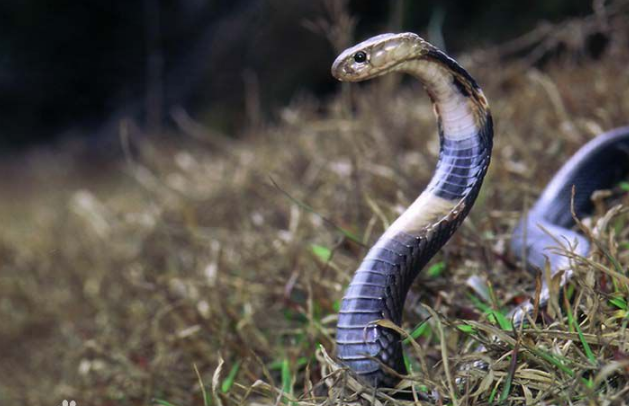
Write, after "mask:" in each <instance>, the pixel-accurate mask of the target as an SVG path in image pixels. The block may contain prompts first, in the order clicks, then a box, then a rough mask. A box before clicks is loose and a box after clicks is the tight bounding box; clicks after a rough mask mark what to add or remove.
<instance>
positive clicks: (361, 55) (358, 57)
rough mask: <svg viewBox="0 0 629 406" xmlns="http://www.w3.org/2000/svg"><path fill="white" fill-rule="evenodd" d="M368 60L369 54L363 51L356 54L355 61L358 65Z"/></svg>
mask: <svg viewBox="0 0 629 406" xmlns="http://www.w3.org/2000/svg"><path fill="white" fill-rule="evenodd" d="M366 60H367V54H366V53H364V52H363V51H358V52H356V53H355V54H354V61H356V62H358V63H363V62H365V61H366Z"/></svg>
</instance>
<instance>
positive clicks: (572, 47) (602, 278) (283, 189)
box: [0, 10, 629, 406]
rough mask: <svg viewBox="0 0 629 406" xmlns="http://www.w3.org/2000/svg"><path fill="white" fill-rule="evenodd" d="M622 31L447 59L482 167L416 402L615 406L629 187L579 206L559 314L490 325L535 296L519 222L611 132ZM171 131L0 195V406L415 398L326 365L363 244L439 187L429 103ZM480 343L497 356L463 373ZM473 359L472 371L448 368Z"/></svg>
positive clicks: (441, 258) (400, 96)
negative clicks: (466, 95) (491, 127)
mask: <svg viewBox="0 0 629 406" xmlns="http://www.w3.org/2000/svg"><path fill="white" fill-rule="evenodd" d="M337 17H342V16H337ZM345 17H347V16H345ZM334 21H335V22H333V24H337V25H336V26H337V27H338V26H339V22H342V21H345V22H348V21H351V20H348V19H347V18H346V19H345V20H343V19H342V18H337V19H336V20H334ZM625 21H627V14H626V13H623V12H621V10H616V11H614V12H613V13H612V12H610V13H607V14H604V15H600V16H595V17H587V18H585V19H583V20H580V21H571V22H569V23H565V24H560V25H556V26H552V27H550V28H545V29H544V30H547V31H544V32H543V35H538V34H536V33H533V34H531V35H529V36H527V37H525V38H522V39H520V40H519V42H518V41H515V42H512V43H509V44H505V45H504V46H501V47H496V48H492V49H485V50H478V51H475V52H473V53H469V54H463V55H456V56H457V58H458V59H459V61H460V62H461V63H462V64H463V65H465V66H466V67H467V68H468V70H469V71H470V72H472V73H473V75H474V76H475V77H476V78H477V79H478V81H479V83H480V84H481V85H482V86H483V88H484V90H485V93H486V95H487V97H488V99H489V101H490V104H491V108H492V112H493V114H494V117H495V122H496V137H495V155H494V159H493V162H492V166H491V169H490V172H489V175H488V178H487V180H486V183H485V185H484V187H483V191H482V194H481V196H480V197H479V199H478V202H477V203H476V206H475V207H474V209H473V210H472V213H471V215H470V217H469V219H468V220H466V222H465V224H464V226H463V227H462V228H461V229H460V230H459V232H457V234H456V235H455V236H454V237H453V239H452V240H451V241H450V242H449V243H448V244H447V246H446V247H445V248H444V249H443V250H442V251H441V253H440V254H439V255H438V256H437V258H435V260H434V261H432V263H431V264H430V265H429V266H428V267H427V269H426V270H425V271H424V272H423V273H422V275H421V276H420V279H419V280H418V281H417V282H416V284H415V288H414V289H413V290H412V292H411V293H410V296H409V298H408V300H407V304H406V309H407V312H406V317H405V325H404V326H403V327H404V329H405V330H406V331H408V332H409V334H410V336H411V338H407V340H406V342H407V346H406V349H407V351H406V353H407V355H408V363H409V365H410V366H411V368H412V370H413V380H409V381H406V382H405V384H404V386H406V387H407V388H408V387H412V388H413V389H414V390H415V392H416V393H417V394H418V396H419V397H420V398H421V396H423V394H431V395H433V396H437V397H439V398H441V399H443V401H442V403H443V404H453V405H454V404H457V405H458V404H466V405H472V404H476V405H480V404H524V403H526V404H542V403H543V404H574V405H586V404H608V405H621V404H626V401H625V400H624V399H625V398H626V397H627V391H628V388H629V381H628V374H629V369H628V368H629V355H628V354H629V347H628V344H627V332H626V325H627V322H628V321H629V305H628V301H629V279H628V276H627V275H628V274H629V269H628V267H629V243H628V242H629V215H628V213H629V211H628V210H627V207H628V205H629V193H628V191H627V189H629V184H627V183H621V184H620V185H618V187H617V188H615V189H614V190H612V191H609V192H602V193H599V194H597V196H596V197H595V198H596V202H597V204H596V207H597V209H596V212H595V213H593V215H592V218H590V219H584V220H583V228H584V230H586V231H587V233H588V235H589V236H590V237H591V238H592V239H593V241H594V242H595V244H594V246H595V248H594V250H593V252H592V254H591V256H590V257H589V258H575V262H576V264H577V266H576V267H575V273H576V277H575V278H574V281H573V282H572V284H571V285H570V286H569V287H568V288H567V289H566V292H565V295H563V297H562V296H560V295H559V294H558V292H555V295H554V299H555V300H553V302H552V303H551V306H550V307H549V308H548V309H547V310H545V311H541V313H542V314H541V315H540V317H539V318H538V320H537V321H536V324H535V325H533V326H530V327H527V328H525V329H524V330H522V331H516V332H513V331H511V330H510V328H509V323H508V320H506V319H505V317H504V314H505V311H506V309H508V308H510V307H512V306H514V305H515V304H517V303H518V302H521V301H522V300H524V299H525V298H527V297H531V296H534V294H535V291H534V287H535V286H536V283H537V284H538V283H539V278H536V276H535V275H531V274H530V273H529V272H528V271H526V270H525V269H524V268H523V267H522V265H521V264H516V263H514V261H513V260H512V259H511V257H510V256H509V254H508V250H507V247H508V246H509V238H510V233H511V230H512V229H513V227H514V225H515V224H516V222H517V221H518V219H519V218H520V216H521V215H522V213H523V211H524V210H526V208H527V207H529V206H530V205H531V203H532V202H533V201H534V200H535V198H536V196H538V194H539V193H540V191H541V190H542V188H543V187H544V186H545V184H546V183H547V181H548V180H549V179H550V177H551V176H552V175H553V173H554V172H555V171H556V170H557V168H558V167H560V166H561V164H562V163H563V162H565V160H566V159H567V157H569V156H570V155H571V154H572V153H573V152H574V151H575V150H577V149H578V148H579V147H580V146H581V145H582V144H584V143H585V142H586V141H587V140H589V139H591V138H592V137H594V136H596V135H597V134H599V133H601V132H603V131H604V130H606V129H611V128H614V127H617V126H620V125H624V124H627V121H628V120H627V117H629V93H628V92H626V91H625V89H628V88H629V74H628V73H627V68H626V67H627V66H628V63H629V47H628V46H627V38H628V36H627V33H629V30H627V26H626V25H625V23H624V22H625ZM594 22H596V24H602V25H604V26H605V27H607V28H606V31H605V32H606V38H608V43H607V46H606V48H605V51H604V52H603V53H602V55H601V56H600V58H598V59H593V58H592V57H589V56H587V55H584V52H583V51H584V49H585V47H586V45H585V44H584V43H579V41H578V39H579V36H578V35H577V34H578V33H587V30H589V29H591V27H592V26H594V25H593V24H595V23H594ZM602 25H600V26H599V25H596V27H601V26H602ZM588 27H590V28H588ZM350 28H351V24H347V25H346V26H345V29H346V30H349V29H350ZM536 32H537V33H538V32H539V31H536ZM350 34H351V32H350V31H346V32H345V35H347V36H349V35H350ZM583 38H585V36H584V37H583ZM522 44H524V45H523V48H518V47H519V46H521V45H522ZM516 48H517V49H516ZM514 49H516V51H517V52H512V51H513V50H514ZM559 50H561V52H559ZM507 52H509V53H510V54H511V55H514V54H517V55H518V56H517V57H513V56H511V57H510V58H506V57H505V56H504V55H505V53H507ZM540 55H541V56H543V57H544V58H541V57H540ZM542 59H543V62H544V63H543V64H541V61H542ZM177 117H178V122H179V124H180V133H179V134H178V135H177V136H176V137H174V138H171V139H176V142H172V141H171V142H152V143H151V142H149V141H147V139H148V138H147V137H143V136H142V134H139V133H138V131H137V130H135V129H134V127H133V126H132V125H131V124H130V123H122V125H121V128H120V138H121V143H122V145H123V147H124V150H125V151H126V159H125V160H124V161H123V162H121V163H118V164H109V165H104V164H103V167H99V168H98V170H96V171H94V169H93V168H94V163H93V162H92V163H91V165H88V164H86V163H85V162H81V161H78V160H76V159H74V158H73V155H72V154H71V153H70V152H64V151H62V152H59V153H58V154H57V155H54V156H49V155H43V154H42V155H40V156H37V159H34V160H33V161H32V162H30V163H31V166H30V168H29V169H28V173H26V174H24V176H26V175H29V176H30V178H31V179H33V183H35V184H37V185H39V186H38V187H37V188H34V189H33V190H31V191H29V192H23V194H21V195H12V194H10V192H11V191H12V190H13V188H15V189H17V185H14V184H12V182H11V179H6V180H5V181H4V182H5V183H6V185H7V187H6V189H5V190H7V193H8V194H7V196H17V197H19V199H16V200H14V201H10V200H9V199H8V198H7V200H5V201H3V205H2V207H0V216H1V218H2V220H3V222H4V223H3V224H4V225H5V227H3V229H2V231H1V232H0V252H1V255H0V258H1V261H2V262H1V263H0V267H1V268H0V269H1V270H0V326H1V328H0V359H1V360H2V362H0V403H2V404H6V405H12V404H28V405H33V406H35V405H42V406H44V405H45V406H50V405H56V404H60V403H61V401H62V400H63V399H74V400H76V401H77V404H78V405H149V404H155V405H166V406H169V405H175V406H187V405H231V404H286V405H303V406H305V405H314V404H337V403H338V404H343V403H347V402H354V401H358V400H359V399H363V400H365V401H366V402H369V403H374V404H385V403H388V404H397V403H399V404H402V403H404V402H408V401H403V400H393V399H392V398H390V397H389V395H388V394H387V393H383V392H378V393H374V391H373V390H371V389H368V388H364V387H362V386H361V384H360V383H358V382H355V381H354V380H353V379H352V378H351V376H349V375H348V374H347V373H346V372H345V371H344V370H343V369H338V368H337V365H336V364H335V363H334V360H333V358H331V357H332V356H333V353H334V333H335V331H334V329H335V319H336V312H337V310H338V305H339V300H340V298H341V297H342V292H343V289H344V287H345V286H346V285H347V283H348V282H349V279H350V277H351V274H352V272H353V270H354V269H355V268H356V267H357V265H358V263H359V261H360V260H361V258H362V256H363V255H364V253H365V247H367V246H369V244H371V243H372V242H373V241H374V240H375V238H377V236H378V235H379V234H380V233H381V232H382V230H383V229H384V228H385V227H386V226H387V225H388V224H389V223H390V222H391V221H392V220H393V219H394V218H395V217H396V216H397V215H398V214H399V213H400V212H401V211H402V210H403V208H404V207H406V206H407V205H408V204H409V203H410V202H411V201H412V200H413V199H414V197H415V196H416V195H417V194H418V192H419V191H421V190H422V189H423V187H424V186H425V184H426V182H427V180H428V179H429V177H430V175H431V172H432V169H433V166H434V163H435V159H436V154H437V149H438V140H437V137H436V136H435V134H436V125H435V123H434V117H433V114H432V109H431V106H430V103H429V101H428V98H427V97H426V96H425V94H424V92H423V90H422V89H421V87H420V86H419V85H418V84H417V83H415V82H414V81H411V80H409V81H407V80H404V79H402V78H399V77H397V78H392V79H384V80H380V81H375V82H373V83H370V84H368V85H365V86H357V85H354V86H344V87H343V88H342V91H341V92H339V94H338V96H337V97H333V98H331V99H330V100H326V101H322V100H317V99H314V98H309V97H302V98H299V99H297V100H294V101H293V102H292V103H291V104H290V105H288V106H286V107H285V108H284V109H282V110H281V111H280V113H279V117H280V120H279V122H278V123H277V124H274V125H270V124H263V123H260V121H255V120H252V123H257V124H255V125H253V124H252V126H251V127H250V128H249V129H248V131H247V133H246V134H245V135H244V136H243V137H242V138H241V139H239V140H238V141H234V140H231V139H225V138H224V137H222V136H221V135H218V134H215V133H213V132H212V131H209V130H207V129H206V128H204V127H203V126H202V125H201V124H199V123H196V122H194V121H192V120H191V119H190V118H189V117H188V116H186V115H185V113H183V112H179V113H178V114H177ZM22 189H23V188H22ZM22 189H21V190H22ZM542 277H543V276H542ZM493 337H499V338H500V340H499V341H496V340H494V339H493ZM479 342H484V343H487V344H488V345H489V347H490V351H489V352H487V353H484V354H478V353H476V352H475V350H474V349H475V347H476V346H477V345H478V343H479ZM477 359H483V360H486V361H488V362H489V363H490V365H491V369H490V371H489V372H488V373H487V372H483V371H474V370H466V371H461V370H459V368H458V366H460V365H463V364H467V363H468V362H469V361H470V360H477ZM462 375H467V376H469V380H468V385H467V386H466V387H463V388H459V387H457V385H456V383H455V379H456V378H457V377H459V376H462Z"/></svg>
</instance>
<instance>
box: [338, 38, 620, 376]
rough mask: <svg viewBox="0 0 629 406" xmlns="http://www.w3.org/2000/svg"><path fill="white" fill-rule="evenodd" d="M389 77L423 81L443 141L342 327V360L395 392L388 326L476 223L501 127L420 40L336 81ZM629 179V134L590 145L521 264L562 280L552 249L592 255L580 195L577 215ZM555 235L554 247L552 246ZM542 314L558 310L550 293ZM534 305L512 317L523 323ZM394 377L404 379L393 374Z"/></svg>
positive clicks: (354, 288) (365, 59)
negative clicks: (435, 262)
mask: <svg viewBox="0 0 629 406" xmlns="http://www.w3.org/2000/svg"><path fill="white" fill-rule="evenodd" d="M389 72H403V73H408V74H410V75H412V76H414V77H416V78H417V79H418V80H419V81H420V82H421V83H422V84H423V86H424V88H425V90H426V92H427V93H428V95H429V97H430V99H431V100H432V102H433V107H434V111H435V115H436V118H437V124H438V132H439V139H440V152H439V159H438V162H437V166H436V169H435V172H434V174H433V177H432V179H431V180H430V182H429V184H428V186H427V187H426V189H425V190H424V191H423V192H422V193H421V194H420V195H419V197H418V198H417V199H416V200H415V202H413V203H412V204H411V206H410V207H409V208H408V209H407V210H406V211H405V212H404V213H403V214H402V215H401V216H400V217H399V218H398V219H397V220H396V221H395V222H394V223H393V224H392V225H391V226H390V227H389V228H388V229H387V230H386V231H385V232H384V234H383V235H382V236H381V237H380V238H379V239H378V241H377V242H376V243H375V245H374V246H373V247H372V248H371V249H370V250H369V252H368V253H367V255H366V257H365V258H364V259H363V261H362V263H361V264H360V266H359V268H358V269H357V270H356V272H355V274H354V277H353V279H352V281H351V283H350V285H349V287H348V289H347V291H346V292H345V296H344V298H343V301H342V304H341V309H340V312H339V317H338V325H337V356H338V358H339V359H340V360H341V361H342V363H344V364H345V365H346V366H348V367H349V368H350V369H351V370H352V371H353V373H354V374H355V375H356V376H357V377H358V378H359V379H360V380H361V381H363V382H365V383H367V384H369V385H372V386H374V387H392V386H395V384H396V383H397V382H398V381H399V375H400V374H405V373H406V369H405V366H404V362H403V355H402V345H401V340H400V335H399V333H397V332H396V331H394V330H392V329H389V328H386V327H385V326H383V325H381V324H379V323H378V321H379V320H382V319H386V320H390V321H391V322H393V323H395V324H396V325H398V326H399V325H400V324H401V321H402V313H403V307H404V301H405V299H406V295H407V293H408V290H409V288H410V286H411V284H412V282H413V280H414V279H415V277H416V276H417V275H418V274H419V272H420V271H421V269H422V268H423V267H424V266H425V265H426V263H427V262H428V261H429V260H430V259H431V258H432V257H433V256H434V255H435V254H436V253H437V251H438V250H439V249H440V248H441V247H442V246H443V245H444V244H445V243H446V242H447V241H448V240H449V238H450V237H451V236H452V234H453V233H454V232H455V231H456V229H457V228H458V227H459V226H460V225H461V223H462V221H463V220H464V218H465V217H466V216H467V214H468V213H469V211H470V209H471V208H472V205H473V204H474V201H475V199H476V197H477V195H478V193H479V191H480V188H481V185H482V183H483V178H484V176H485V174H486V172H487V169H488V167H489V163H490V159H491V151H492V139H493V122H492V117H491V114H490V111H489V107H488V104H487V101H486V99H485V97H484V95H483V92H482V90H481V89H480V87H479V86H478V85H477V83H476V81H475V80H474V79H473V78H472V77H471V76H470V75H469V73H468V72H467V71H466V70H465V69H463V68H462V67H461V66H460V65H459V64H458V63H457V62H456V61H454V60H453V59H451V58H450V57H449V56H447V55H446V54H445V53H443V52H442V51H440V50H438V49H437V48H436V47H434V46H433V45H431V44H429V43H428V42H426V41H424V40H423V39H421V38H420V37H418V36H417V35H415V34H412V33H402V34H383V35H379V36H376V37H373V38H371V39H368V40H366V41H364V42H361V43H360V44H358V45H356V46H354V47H352V48H349V49H347V50H345V51H344V52H343V53H341V54H340V55H339V56H338V57H337V59H336V60H335V62H334V64H333V65H332V75H333V76H334V77H336V78H337V79H339V80H341V81H351V82H358V81H363V80H367V79H371V78H374V77H377V76H381V75H384V74H387V73H389ZM627 172H629V127H627V128H622V129H618V130H615V131H612V132H610V133H607V134H604V135H603V136H601V137H598V138H596V139H594V140H593V141H591V142H590V143H588V144H586V146H584V147H583V148H582V149H581V150H580V151H579V152H578V153H577V154H576V155H575V156H574V157H573V158H572V159H570V160H569V161H568V162H567V163H566V164H565V165H564V167H563V168H562V169H561V170H560V171H559V172H558V173H557V175H556V176H555V178H554V179H553V180H552V181H551V182H550V184H549V185H548V187H547V188H546V189H545V191H544V192H543V194H542V195H541V197H540V199H539V200H538V202H537V203H536V204H535V205H534V207H533V208H532V209H531V211H530V212H529V213H528V215H527V216H525V219H524V220H523V221H521V222H520V224H519V225H518V227H517V229H516V231H515V232H514V236H513V239H512V250H513V252H514V254H515V255H516V256H520V257H522V255H524V256H525V258H526V261H527V262H528V264H530V265H532V266H534V267H538V268H542V269H544V268H543V267H544V266H545V264H546V261H548V262H549V264H550V268H551V272H552V273H553V274H554V273H556V272H559V271H560V270H564V271H565V273H564V278H563V281H564V282H565V281H566V280H567V279H568V278H569V277H570V274H571V272H570V268H569V263H568V260H567V259H566V258H565V257H564V256H561V255H559V254H556V253H553V252H548V251H546V249H547V248H548V247H551V246H556V245H557V242H556V238H559V239H563V240H565V241H567V242H569V243H570V244H571V245H573V248H574V252H576V253H577V254H580V255H586V254H587V252H588V251H589V244H588V242H587V240H586V239H585V238H584V237H583V236H581V235H579V234H578V233H576V232H573V231H571V230H570V229H569V227H571V226H572V225H573V219H572V214H571V211H570V201H571V200H570V198H571V191H572V186H573V185H575V186H576V195H575V199H574V201H575V204H574V207H575V210H576V213H577V215H579V214H584V213H587V212H588V211H589V210H590V209H591V203H590V200H589V198H590V195H591V193H592V192H593V191H595V190H597V189H602V188H607V187H609V186H611V185H612V184H613V183H614V182H616V181H617V180H618V179H619V177H620V176H621V175H622V174H626V173H627ZM549 234H552V235H554V238H553V237H551V235H549ZM541 296H542V297H541V301H540V302H541V304H542V305H543V304H544V303H545V301H547V300H548V297H549V290H548V288H547V287H546V286H543V289H542V294H541ZM531 309H532V305H531V304H529V303H526V304H524V305H522V306H520V307H518V308H517V309H516V310H514V311H513V312H512V317H513V318H514V320H515V322H516V323H519V322H521V321H522V320H523V319H524V315H525V314H526V313H527V312H530V311H531ZM390 370H393V371H395V372H396V373H394V374H392V373H390Z"/></svg>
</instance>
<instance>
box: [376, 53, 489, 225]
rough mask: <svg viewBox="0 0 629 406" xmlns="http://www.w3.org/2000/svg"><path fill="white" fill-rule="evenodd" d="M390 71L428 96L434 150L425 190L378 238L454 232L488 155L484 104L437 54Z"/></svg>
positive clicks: (457, 69) (459, 71)
mask: <svg viewBox="0 0 629 406" xmlns="http://www.w3.org/2000/svg"><path fill="white" fill-rule="evenodd" d="M396 70H398V71H401V72H405V73H408V74H411V75H413V76H415V77H416V78H417V79H419V81H420V82H421V83H422V84H423V85H424V88H425V89H426V92H427V93H428V95H429V96H430V98H431V100H432V102H433V107H434V112H435V115H436V117H437V124H438V131H439V139H440V152H439V160H438V162H437V167H436V169H435V172H434V174H433V177H432V179H431V180H430V182H429V184H428V186H427V187H426V189H425V190H424V192H423V193H422V194H421V195H420V196H419V197H418V198H417V199H416V200H415V201H414V202H413V203H412V204H411V206H410V207H409V208H408V209H407V210H406V211H405V212H404V213H403V214H402V215H401V216H400V217H399V218H398V219H397V220H396V221H395V222H394V223H393V224H392V225H391V227H390V228H389V229H388V230H387V231H386V233H385V235H384V237H393V236H395V235H397V234H400V233H404V234H407V235H412V236H418V237H421V236H423V235H424V234H425V233H427V232H430V231H431V230H433V229H435V228H436V227H439V226H441V225H442V224H443V223H449V224H450V226H454V227H455V228H456V227H458V225H460V223H461V221H462V220H463V218H464V217H465V216H466V215H467V213H468V212H469V210H470V208H471V206H472V204H473V203H474V199H475V198H476V195H477V194H478V191H479V190H480V187H481V185H482V182H483V178H484V175H485V172H486V170H487V167H488V165H489V161H490V157H491V149H492V138H493V123H492V118H491V114H490V112H489V107H488V105H487V100H486V99H485V96H484V95H483V92H482V90H481V89H480V87H479V86H478V85H477V84H476V81H475V80H474V79H473V78H472V77H471V76H470V75H469V74H468V73H467V72H466V71H465V70H463V69H462V68H461V67H460V66H459V65H458V64H457V63H456V62H455V61H454V60H452V59H451V58H449V57H448V56H447V55H445V54H443V53H442V52H441V51H438V50H434V51H431V52H430V53H428V55H425V56H422V57H420V58H416V59H411V60H408V61H405V62H403V63H401V64H399V65H398V66H397V67H396ZM453 231H454V230H452V232H453Z"/></svg>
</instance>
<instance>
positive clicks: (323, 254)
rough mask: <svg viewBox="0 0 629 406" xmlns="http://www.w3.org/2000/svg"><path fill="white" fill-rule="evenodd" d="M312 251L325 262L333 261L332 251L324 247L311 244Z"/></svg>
mask: <svg viewBox="0 0 629 406" xmlns="http://www.w3.org/2000/svg"><path fill="white" fill-rule="evenodd" d="M310 249H311V250H312V253H313V254H315V255H316V256H317V258H319V259H320V260H321V261H323V262H326V263H327V262H330V260H331V259H332V251H331V250H330V249H329V248H327V247H324V246H323V245H317V244H310Z"/></svg>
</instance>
